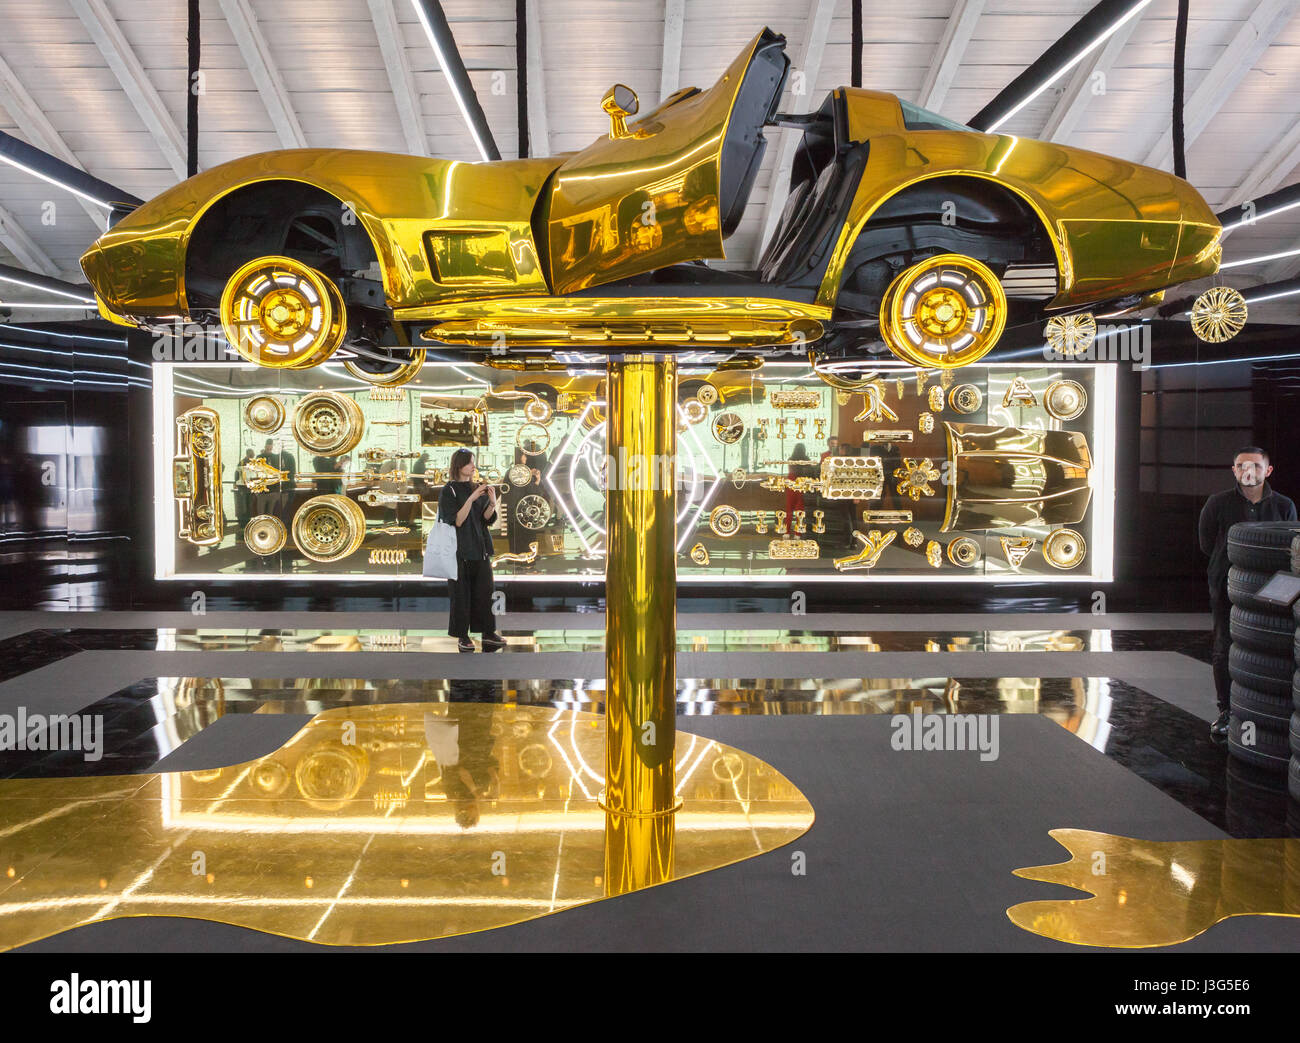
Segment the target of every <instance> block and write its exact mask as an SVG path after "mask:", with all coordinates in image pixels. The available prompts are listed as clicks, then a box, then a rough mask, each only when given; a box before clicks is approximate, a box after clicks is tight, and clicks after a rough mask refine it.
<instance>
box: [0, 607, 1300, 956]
mask: <svg viewBox="0 0 1300 1043" xmlns="http://www.w3.org/2000/svg"><path fill="white" fill-rule="evenodd" d="M1208 623H1209V620H1208V617H1201V616H1197V615H1179V614H1165V615H1144V616H1137V615H1126V616H1121V615H1111V616H1085V615H1064V614H1061V615H1049V614H1020V615H1014V614H999V615H943V616H928V617H923V616H897V615H895V616H863V615H856V616H849V615H811V616H801V617H796V616H789V615H783V616H777V615H768V614H762V615H755V614H752V613H747V614H738V615H712V614H707V615H706V614H696V613H691V612H689V611H687V610H686V609H685V608H683V609H681V610H680V611H679V617H678V629H679V640H678V657H677V672H678V678H679V680H678V686H677V702H678V711H679V714H680V717H679V729H680V730H682V731H685V732H691V733H696V734H699V735H703V736H706V737H710V738H714V739H717V740H719V741H722V742H725V743H729V744H731V745H734V746H737V747H740V748H741V749H744V750H746V751H748V752H751V753H754V754H756V755H758V756H760V757H762V758H764V759H765V760H766V761H768V762H769V763H770V764H771V765H772V766H773V767H774V768H776V769H777V770H778V771H779V772H781V773H783V774H784V775H785V776H787V777H788V778H789V779H790V780H791V781H792V782H793V783H794V784H795V785H796V786H798V787H799V788H800V789H802V790H803V792H804V793H805V795H806V796H807V797H808V799H809V800H810V801H811V802H812V804H813V806H814V808H815V810H816V815H817V819H816V822H815V824H814V825H813V827H812V830H811V831H810V832H809V833H808V834H807V835H806V836H804V837H802V838H800V840H799V841H798V842H797V843H796V844H795V845H794V846H795V847H797V848H799V849H800V850H802V851H804V852H805V854H806V856H807V859H808V871H807V874H806V875H805V876H794V877H792V876H791V874H790V870H789V864H790V856H789V855H788V854H787V853H784V852H783V851H779V850H778V851H774V852H770V853H768V854H766V855H762V856H760V857H757V858H753V859H750V860H749V861H747V862H744V863H740V864H737V865H733V866H730V867H727V868H725V869H721V870H716V871H713V872H709V873H705V874H703V875H701V876H699V877H692V878H689V879H687V880H681V881H677V882H674V883H671V884H667V885H663V886H661V887H656V888H652V889H649V890H647V891H643V892H638V893H636V894H631V895H626V896H624V897H621V898H618V899H615V900H613V901H611V902H603V903H598V904H597V905H596V906H592V907H582V908H578V909H572V910H568V911H565V912H563V913H560V914H557V915H554V916H547V917H543V918H542V919H540V920H535V921H531V922H529V923H524V924H518V925H516V926H512V927H507V928H500V929H497V930H494V931H489V932H484V933H480V934H474V935H463V936H460V937H456V938H449V939H443V940H441V941H435V942H425V943H416V944H411V945H404V946H400V947H398V948H402V949H427V950H430V951H469V950H493V949H502V950H511V949H520V950H531V949H537V950H548V949H557V948H569V949H584V948H586V949H591V948H595V949H605V948H610V949H618V948H623V947H625V943H624V941H621V939H625V938H626V937H627V935H626V932H627V931H631V930H635V931H638V932H639V935H638V936H639V937H640V938H641V939H643V940H642V942H640V943H639V947H642V948H651V949H715V950H718V949H725V950H735V949H746V948H768V949H774V950H788V949H825V948H829V949H916V950H944V949H955V950H962V951H986V950H1026V951H1062V950H1077V948H1078V947H1077V946H1073V945H1067V944H1064V943H1061V942H1055V941H1051V940H1049V939H1046V938H1042V937H1039V936H1037V935H1034V934H1029V933H1026V932H1024V931H1022V930H1020V929H1019V928H1017V927H1016V926H1015V925H1014V924H1012V923H1011V922H1010V921H1009V920H1008V919H1007V916H1006V909H1007V908H1008V907H1009V906H1011V905H1014V904H1016V903H1018V902H1025V901H1032V900H1035V899H1040V898H1043V897H1060V896H1061V889H1060V888H1058V887H1054V886H1052V885H1045V884H1041V883H1035V882H1031V881H1027V880H1022V879H1019V878H1017V877H1015V876H1013V875H1012V870H1013V869H1016V868H1018V867H1023V866H1031V865H1036V864H1042V863H1049V862H1055V861H1060V860H1061V858H1062V857H1064V855H1063V852H1062V850H1061V848H1059V847H1058V846H1057V845H1056V843H1055V842H1054V841H1053V840H1052V839H1051V838H1050V837H1049V836H1048V835H1047V830H1049V829H1054V828H1069V827H1074V828H1082V829H1090V830H1097V831H1101V832H1108V833H1112V834H1118V835H1122V836H1132V837H1140V838H1144V839H1147V840H1154V841H1169V840H1210V839H1213V838H1216V837H1223V836H1230V837H1237V838H1259V837H1288V836H1296V835H1300V812H1298V810H1297V808H1296V807H1295V806H1294V804H1293V803H1292V802H1291V801H1290V800H1289V799H1288V797H1287V794H1286V788H1285V778H1282V779H1277V778H1275V777H1273V776H1270V775H1267V774H1265V773H1262V772H1260V771H1258V770H1255V769H1251V768H1249V767H1248V766H1244V765H1241V764H1239V763H1238V762H1236V761H1233V760H1230V759H1229V758H1228V756H1227V754H1226V750H1225V748H1224V747H1223V746H1221V745H1217V744H1215V743H1213V742H1212V741H1211V740H1210V738H1209V735H1208V722H1209V721H1210V720H1211V719H1212V718H1213V716H1214V699H1213V686H1212V679H1211V674H1210V668H1209V665H1208V661H1207V660H1208V638H1209V634H1208ZM501 624H502V625H501V630H502V632H503V633H504V634H505V636H506V637H507V639H508V642H509V646H508V648H507V649H506V651H505V652H504V653H502V654H496V655H483V654H475V655H472V656H471V655H464V654H459V653H457V652H456V650H455V645H454V642H453V641H452V640H451V639H449V638H448V637H447V636H446V632H445V621H444V620H443V619H442V618H440V617H439V616H437V615H436V614H427V615H420V614H403V615H401V616H400V617H398V616H395V615H392V614H381V613H370V614H365V613H359V614H353V615H338V614H328V615H327V614H321V613H293V612H282V613H275V614H269V613H267V614H263V613H233V612H231V613H213V614H210V615H208V616H205V617H202V618H196V617H194V616H189V615H185V614H181V613H152V614H150V613H77V614H66V613H0V714H16V713H17V712H18V711H19V710H20V709H21V711H22V712H23V713H24V714H27V715H33V714H50V713H68V714H72V713H85V714H97V715H102V719H103V721H104V750H103V756H102V757H101V758H100V759H99V760H97V761H93V762H88V761H86V760H85V759H84V757H82V756H81V755H80V754H78V753H68V752H64V753H50V752H47V751H43V750H29V751H10V752H3V753H0V794H2V793H3V787H4V785H5V784H6V783H5V781H3V780H17V779H23V778H51V777H65V776H69V775H121V774H138V773H148V772H151V771H154V770H182V769H183V770H197V769H198V768H210V767H216V766H218V765H219V764H220V763H226V764H233V763H238V762H241V761H244V760H248V759H251V758H253V757H257V756H262V755H264V754H267V753H269V752H270V751H272V750H274V749H276V748H277V747H278V746H280V745H281V744H282V743H284V742H285V741H286V739H287V738H288V737H289V736H291V735H292V734H293V733H294V732H295V731H296V730H297V729H298V728H299V727H301V725H302V724H303V723H304V722H305V721H307V720H309V719H310V716H311V715H314V714H317V713H319V712H321V711H324V710H329V709H332V708H335V707H340V706H355V705H371V704H384V703H413V702H422V703H423V702H447V701H450V702H479V703H514V704H518V705H537V706H553V707H557V708H568V709H583V710H593V711H599V710H601V709H602V701H603V680H602V679H601V675H602V673H603V651H602V629H603V618H602V617H601V616H600V615H598V614H589V613H581V614H555V613H547V614H536V615H523V614H517V615H511V616H506V617H502V620H501ZM917 711H919V712H921V713H922V714H958V713H960V714H994V715H998V718H999V721H1000V722H1001V725H1002V730H1001V736H1002V741H1001V752H1000V755H999V760H1000V761H1004V762H1007V763H1006V764H1005V765H1003V766H1001V767H998V766H989V765H987V764H984V763H982V762H981V760H980V758H979V756H978V754H977V753H975V752H973V751H967V752H943V753H938V754H936V755H935V756H933V757H921V756H917V755H916V754H915V753H910V754H909V753H907V752H903V751H898V750H895V749H893V748H892V747H891V743H890V738H891V721H892V720H893V719H894V718H895V715H898V714H912V713H914V712H917ZM217 722H224V723H223V725H222V726H221V727H219V728H218V727H214V725H216V724H217ZM235 724H238V725H239V726H238V727H234V725H235ZM160 762H165V763H163V764H162V765H161V766H160ZM976 795H978V796H976ZM20 832H21V831H19V833H20ZM0 833H3V831H0ZM16 835H17V834H14V833H13V832H12V831H10V833H8V834H3V835H0V863H4V862H5V854H6V851H5V849H6V847H7V846H8V847H9V848H13V846H14V845H15V844H16V843H17V840H16V839H15V837H16ZM3 886H4V881H3V880H0V896H2V895H3V890H2V888H3ZM1068 893H1069V894H1074V892H1068ZM2 903H3V899H2V897H0V905H2ZM756 910H758V911H757V912H756ZM781 910H785V913H784V914H782V913H781V912H780V911H781ZM1297 943H1300V919H1295V918H1291V917H1258V916H1253V917H1236V918H1233V919H1229V920H1227V921H1225V922H1223V923H1220V924H1218V925H1217V926H1214V927H1212V928H1210V929H1209V930H1208V931H1206V932H1204V933H1203V934H1201V935H1199V936H1198V937H1196V938H1193V939H1192V940H1190V941H1188V942H1185V943H1184V944H1183V945H1181V946H1178V947H1177V948H1178V949H1180V950H1184V951H1259V950H1270V949H1279V950H1283V951H1290V950H1294V948H1295V946H1296V944H1297ZM314 947H315V946H312V945H311V943H308V942H298V941H293V940H291V939H285V938H279V937H276V936H273V935H266V934H261V933H259V932H256V931H251V930H246V929H243V928H238V927H232V926H229V925H227V924H222V923H215V922H209V921H203V920H190V919H178V918H171V917H144V918H131V919H122V920H115V921H109V922H105V923H96V924H90V925H88V926H83V927H78V928H75V929H73V930H70V931H67V932H65V933H62V934H58V935H56V936H54V937H51V938H47V939H45V940H43V941H41V942H37V943H33V944H31V945H29V946H26V948H28V949H40V950H48V951H71V950H105V951H126V950H135V951H140V950H149V949H166V950H189V949H241V950H250V951H258V950H275V951H284V950H294V949H310V948H314Z"/></svg>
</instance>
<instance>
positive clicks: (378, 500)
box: [357, 489, 421, 507]
mask: <svg viewBox="0 0 1300 1043" xmlns="http://www.w3.org/2000/svg"><path fill="white" fill-rule="evenodd" d="M420 500H421V497H420V494H419V493H381V492H379V491H377V490H375V489H368V490H366V491H365V492H363V493H362V494H361V495H360V496H358V497H357V502H358V503H364V504H365V505H366V506H367V507H382V506H383V505H385V504H391V503H419V502H420Z"/></svg>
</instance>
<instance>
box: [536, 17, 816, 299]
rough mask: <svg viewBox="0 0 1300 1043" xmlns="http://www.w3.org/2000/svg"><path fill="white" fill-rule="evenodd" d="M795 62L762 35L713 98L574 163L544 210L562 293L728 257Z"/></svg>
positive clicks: (680, 106)
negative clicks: (727, 244) (766, 131)
mask: <svg viewBox="0 0 1300 1043" xmlns="http://www.w3.org/2000/svg"><path fill="white" fill-rule="evenodd" d="M789 67H790V60H789V59H788V58H787V57H786V55H785V37H783V36H778V35H777V34H776V33H773V32H772V31H771V30H769V29H764V30H763V31H762V32H760V33H759V34H758V36H756V37H755V38H754V39H753V40H752V41H751V42H750V44H749V45H748V46H747V47H746V48H745V50H744V51H742V52H741V54H740V56H739V57H738V58H737V59H736V60H735V61H734V62H732V64H731V66H730V68H728V69H727V71H726V72H724V73H723V74H722V77H721V78H720V79H719V80H718V82H717V83H715V84H714V85H713V86H712V87H710V88H709V89H708V90H705V91H700V90H697V89H696V88H693V87H689V88H685V89H683V90H680V91H678V92H677V93H675V94H673V95H670V96H669V97H668V98H666V99H665V100H664V101H663V103H662V104H660V105H659V107H658V108H656V109H655V110H654V111H653V112H650V113H649V114H647V115H646V116H644V117H642V118H640V119H638V120H636V121H635V122H632V123H629V124H627V126H626V129H625V130H624V129H623V128H622V127H621V126H620V123H621V121H620V120H618V119H615V120H613V121H612V122H613V124H614V129H612V130H611V132H610V136H609V137H605V138H601V139H599V140H598V141H596V142H595V143H593V144H592V145H590V146H588V147H587V148H585V149H583V150H582V151H581V152H578V153H575V154H574V155H573V156H572V157H571V158H570V159H569V160H568V161H567V162H566V163H565V164H564V165H563V166H561V167H560V168H559V169H558V170H557V171H556V174H555V177H554V180H553V182H552V186H551V190H550V199H549V206H548V209H547V211H546V218H547V220H546V231H547V246H548V251H547V255H548V263H549V268H550V275H551V284H552V286H553V287H554V290H555V292H556V293H572V292H574V291H577V290H582V289H585V288H586V287H589V286H599V285H601V284H604V283H609V282H615V281H617V280H620V279H626V278H629V277H631V276H634V275H641V274H644V273H646V272H652V271H654V270H656V269H658V268H665V267H667V266H669V265H672V264H680V263H682V262H684V261H696V260H703V259H705V258H709V257H722V256H723V250H722V240H723V239H724V238H725V237H726V236H728V235H730V234H731V233H732V232H733V231H734V230H735V228H736V226H737V225H738V224H739V223H740V219H741V216H742V215H743V214H744V210H745V203H746V201H747V200H748V199H749V192H750V189H751V188H752V187H753V184H754V178H755V176H756V175H757V174H758V168H759V165H760V164H761V163H762V161H763V151H764V149H765V147H766V144H767V142H766V140H765V139H764V137H763V126H764V124H766V123H767V122H768V121H769V120H770V119H771V118H772V116H773V115H774V113H775V111H776V106H777V103H778V102H779V101H780V99H781V91H782V89H783V88H784V86H785V79H786V75H787V73H788V71H789Z"/></svg>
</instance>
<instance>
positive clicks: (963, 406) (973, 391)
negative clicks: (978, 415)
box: [948, 384, 984, 413]
mask: <svg viewBox="0 0 1300 1043" xmlns="http://www.w3.org/2000/svg"><path fill="white" fill-rule="evenodd" d="M983 404H984V392H982V391H981V390H980V389H979V388H977V387H976V386H975V385H974V384H958V385H957V386H956V387H955V388H953V389H952V390H951V391H949V392H948V405H950V406H952V409H953V412H954V413H974V412H975V411H976V410H977V409H979V407H980V406H982V405H983Z"/></svg>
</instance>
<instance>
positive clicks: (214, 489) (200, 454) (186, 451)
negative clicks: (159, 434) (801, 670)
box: [172, 406, 226, 547]
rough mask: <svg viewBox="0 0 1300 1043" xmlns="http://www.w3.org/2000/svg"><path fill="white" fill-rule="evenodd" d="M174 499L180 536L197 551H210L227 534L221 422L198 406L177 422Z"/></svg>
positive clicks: (173, 460) (173, 465) (214, 412)
mask: <svg viewBox="0 0 1300 1043" xmlns="http://www.w3.org/2000/svg"><path fill="white" fill-rule="evenodd" d="M172 495H173V496H174V497H175V499H176V509H177V513H178V515H179V524H178V527H177V535H178V536H179V537H180V538H181V539H182V540H187V541H189V542H190V543H192V544H194V545H195V546H196V547H211V546H214V545H215V544H218V543H220V542H221V538H222V536H223V535H224V534H225V524H226V512H225V510H224V508H223V507H222V503H221V418H220V417H219V416H218V415H217V411H216V410H215V409H209V408H208V407H207V406H195V407H194V408H193V409H187V410H186V411H185V412H184V413H182V414H181V415H180V416H178V417H177V418H176V455H175V456H174V457H173V458H172Z"/></svg>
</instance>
